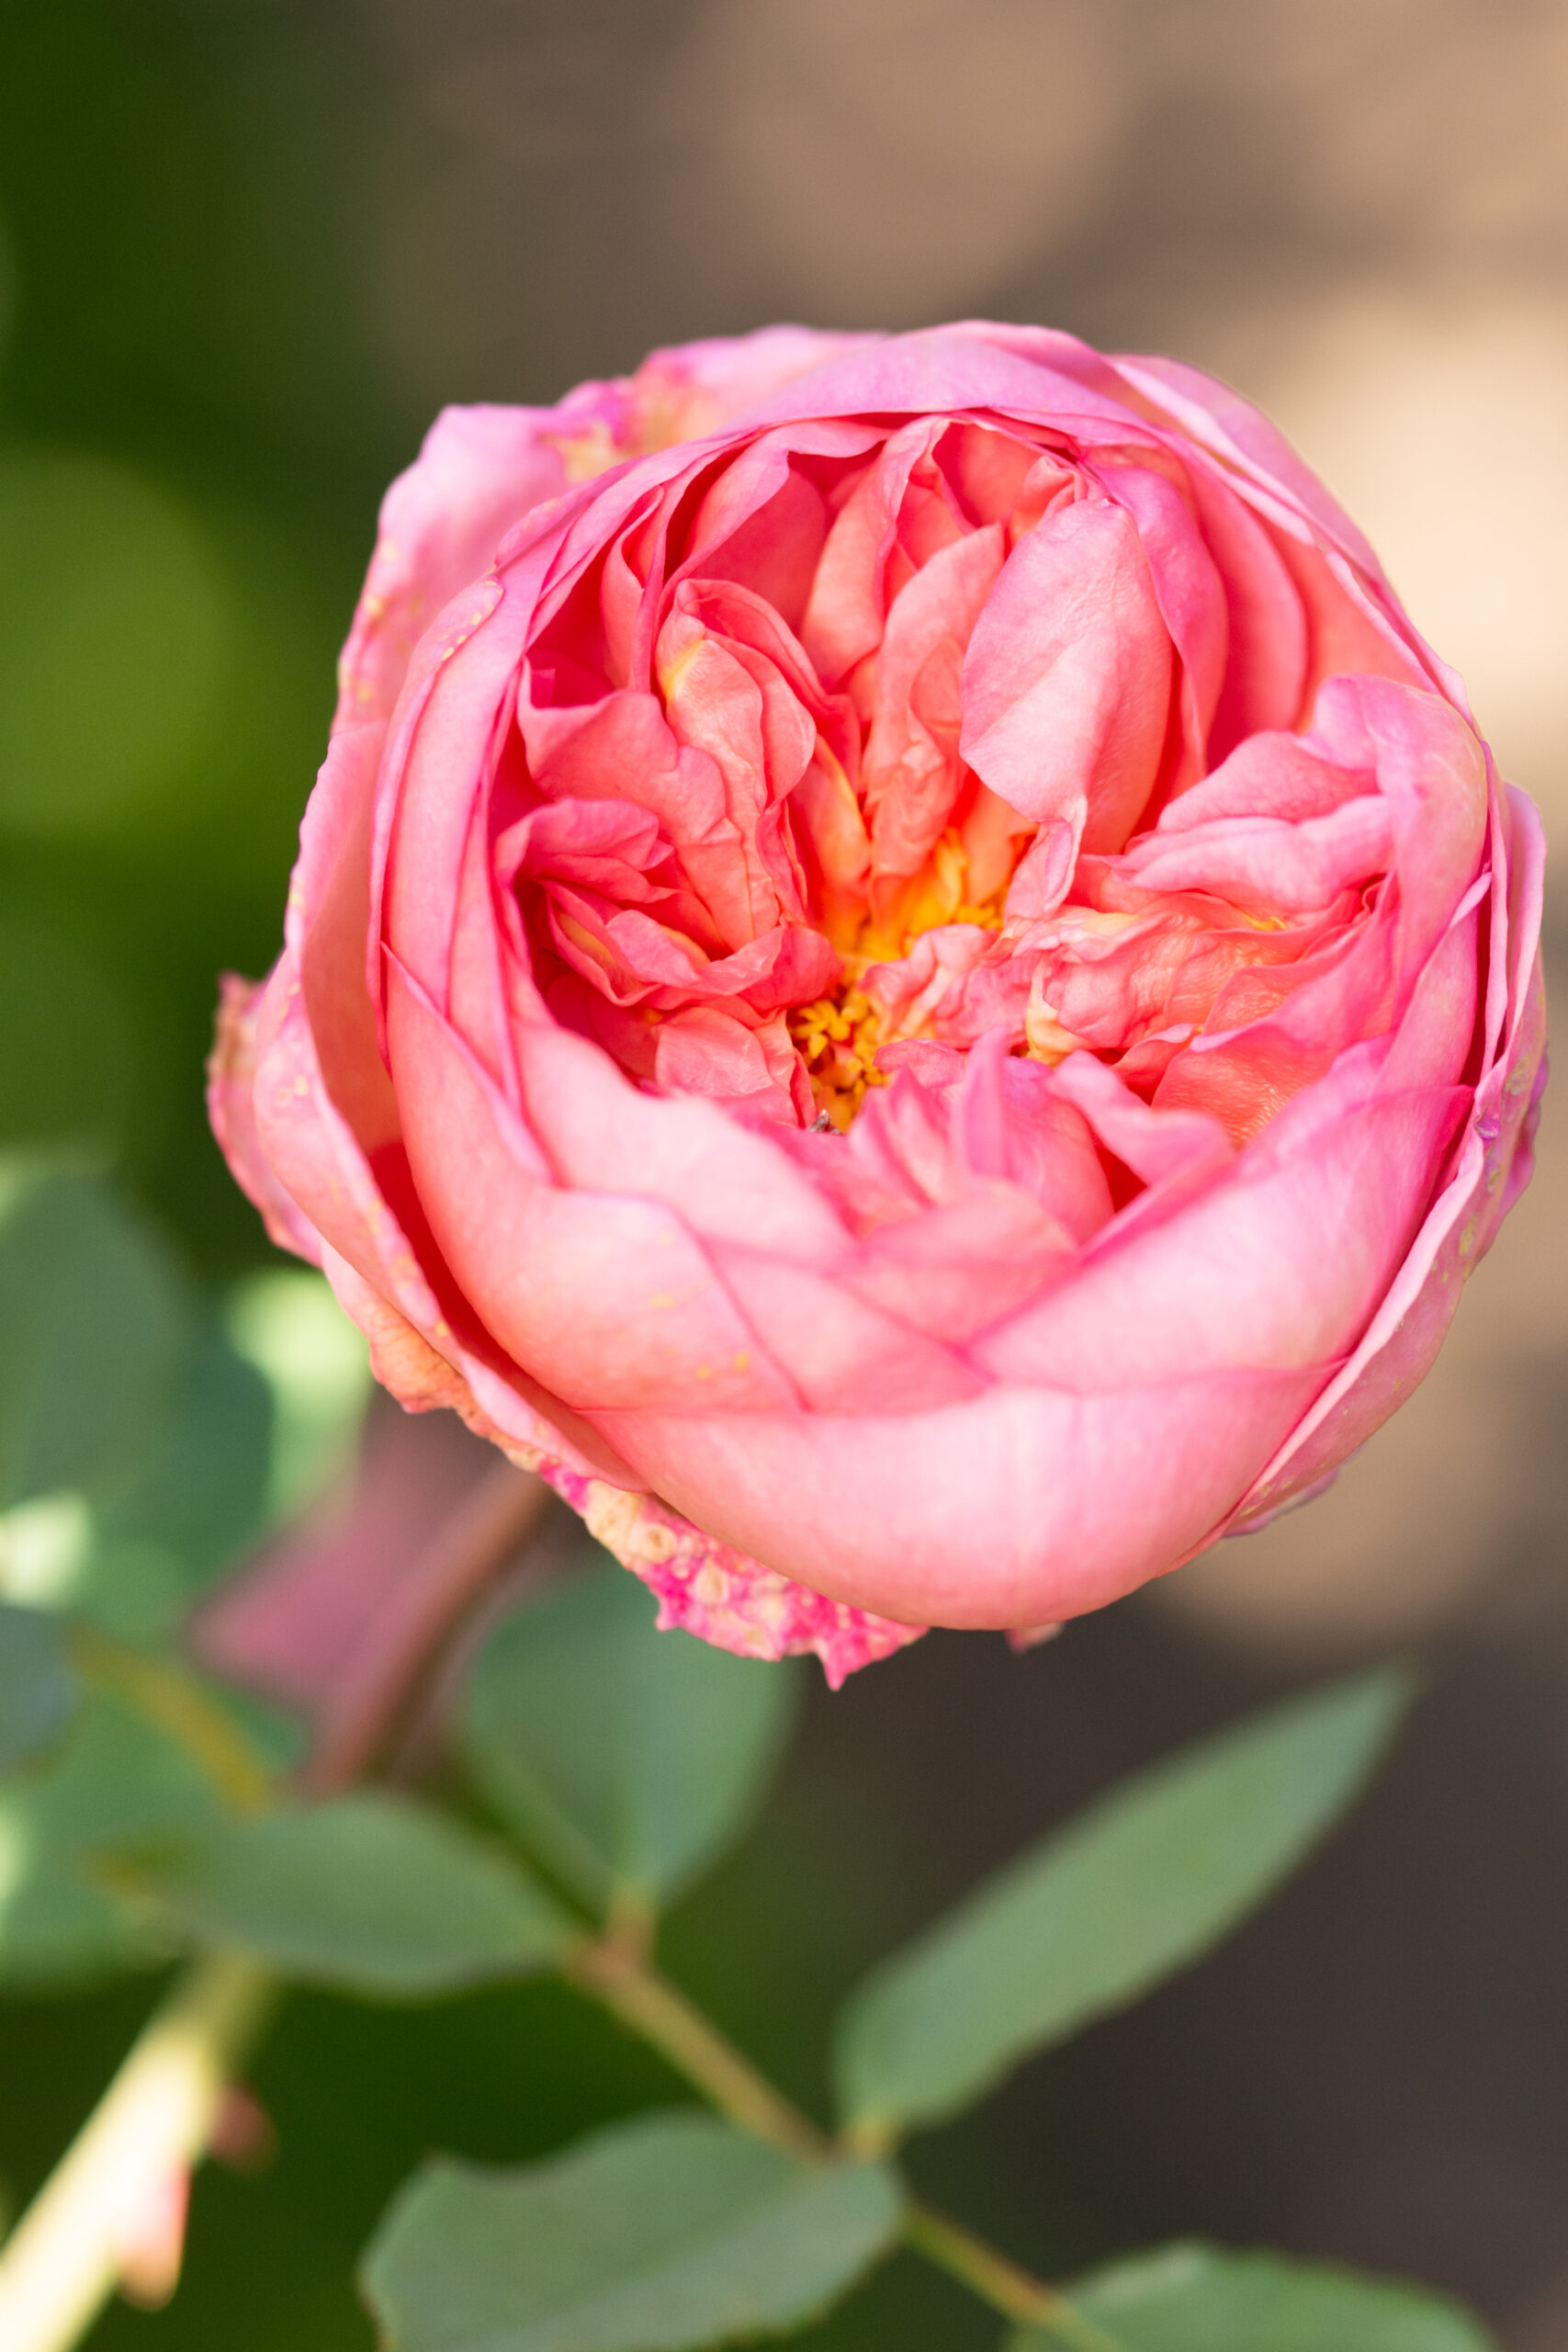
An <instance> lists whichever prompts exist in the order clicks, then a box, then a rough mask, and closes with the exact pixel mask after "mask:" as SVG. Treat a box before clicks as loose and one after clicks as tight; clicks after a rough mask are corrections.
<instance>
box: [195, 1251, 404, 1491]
mask: <svg viewBox="0 0 1568 2352" xmlns="http://www.w3.org/2000/svg"><path fill="white" fill-rule="evenodd" d="M227 1324H228V1332H229V1338H230V1340H231V1343H232V1344H233V1346H234V1347H235V1348H236V1349H237V1350H238V1351H239V1353H240V1354H241V1356H243V1359H244V1360H245V1362H246V1363H249V1364H250V1365H252V1366H253V1367H254V1370H255V1371H256V1372H257V1373H259V1374H260V1375H261V1377H262V1378H263V1379H264V1380H265V1382H266V1385H267V1387H268V1389H269V1390H270V1392H271V1395H272V1401H273V1415H274V1437H273V1457H272V1470H271V1474H270V1476H269V1479H268V1486H267V1512H268V1516H269V1517H270V1518H272V1519H275V1520H285V1519H292V1518H294V1517H295V1516H297V1514H298V1513H299V1512H300V1511H301V1510H305V1509H306V1508H307V1506H308V1505H309V1504H310V1503H312V1502H313V1501H314V1500H315V1499H316V1498H317V1497H318V1496H319V1495H320V1494H321V1493H322V1492H323V1491H324V1489H325V1488H327V1487H330V1486H331V1485H332V1484H333V1481H334V1480H335V1479H337V1478H339V1477H341V1476H344V1474H345V1473H346V1472H347V1470H348V1469H349V1467H350V1465H351V1464H352V1463H353V1461H354V1457H355V1450H356V1448H357V1446H358V1443H359V1431H360V1424H361V1423H362V1421H363V1420H364V1419H365V1408H366V1406H367V1403H368V1402H369V1398H370V1390H371V1379H370V1357H369V1351H368V1349H367V1345H366V1340H365V1335H364V1333H363V1332H362V1331H360V1330H359V1329H357V1327H356V1326H355V1324H353V1323H351V1322H350V1321H349V1318H348V1317H347V1316H346V1315H345V1314H344V1311H343V1309H342V1307H341V1306H339V1305H338V1303H337V1300H336V1299H335V1298H334V1297H333V1293H332V1286H331V1284H330V1283H328V1282H327V1281H326V1280H325V1278H324V1276H322V1275H321V1274H315V1273H311V1272H309V1271H308V1270H307V1269H306V1268H305V1267H303V1266H269V1267H267V1268H266V1269H265V1272H262V1273H259V1274H251V1275H249V1276H247V1278H246V1279H245V1281H243V1282H242V1283H236V1284H235V1286H234V1288H233V1290H232V1291H231V1293H230V1295H229V1304H228V1313H227Z"/></svg>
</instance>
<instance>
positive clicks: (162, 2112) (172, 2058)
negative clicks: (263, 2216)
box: [0, 1951, 277, 2352]
mask: <svg viewBox="0 0 1568 2352" xmlns="http://www.w3.org/2000/svg"><path fill="white" fill-rule="evenodd" d="M276 1993H277V1986H276V1981H275V1979H274V1978H273V1976H272V1974H271V1973H270V1972H269V1971H268V1970H267V1969H265V1968H263V1967H261V1966H260V1965H259V1964H258V1963H257V1962H254V1961H253V1960H248V1959H246V1958H245V1957H244V1956H243V1954H242V1953H239V1952H223V1951H214V1952H209V1953H207V1954H205V1955H204V1956H203V1957H202V1958H201V1959H199V1960H197V1961H196V1962H193V1964H192V1965H191V1966H190V1967H189V1968H188V1969H186V1971H185V1972H184V1973H183V1974H182V1975H181V1977H180V1978H179V1980H178V1982H177V1983H176V1984H175V1986H174V1989H173V1990H172V1992H171V1993H170V1994H169V1996H168V1997H167V1998H166V1999H165V2000H164V2002H163V2004H162V2005H161V2006H160V2007H159V2008H158V2009H157V2010H156V2011H155V2012H154V2013H153V2016H152V2018H151V2020H150V2022H149V2023H148V2024H147V2025H146V2026H145V2027H144V2028H143V2030H142V2031H141V2034H140V2035H139V2036H138V2037H137V2039H136V2041H134V2042H133V2043H132V2045H131V2048H130V2052H128V2054H127V2056H126V2058H125V2061H124V2063H123V2064H122V2065H121V2066H120V2069H119V2072H118V2074H117V2075H116V2076H115V2078H114V2080H113V2081H112V2082H111V2083H110V2085H109V2086H108V2088H107V2091H106V2092H105V2093H104V2096H103V2098H101V2099H100V2100H99V2101H98V2104H97V2106H96V2109H94V2111H93V2113H92V2114H91V2116H89V2118H88V2120H87V2121H86V2122H85V2124H84V2125H83V2127H82V2129H81V2131H79V2132H78V2133H77V2135H76V2138H75V2140H74V2142H73V2144H72V2145H71V2147H70V2148H69V2149H68V2150H67V2151H66V2154H64V2156H63V2157H62V2159H61V2161H60V2163H59V2164H58V2165H56V2167H55V2169H54V2171H53V2173H52V2174H51V2177H50V2178H49V2180H48V2181H47V2182H46V2184H45V2185H44V2187H43V2188H41V2189H40V2190H39V2194H38V2196H37V2197H36V2198H35V2199H33V2202H32V2204H31V2205H30V2206H29V2207H28V2211H27V2212H26V2213H25V2214H24V2215H23V2217H22V2219H21V2220H20V2221H19V2222H17V2226H16V2228H15V2229H14V2230H13V2231H12V2233H11V2234H10V2236H9V2237H8V2238H7V2239H6V2243H5V2245H4V2248H3V2249H0V2344H4V2345H5V2346H6V2352H66V2347H67V2346H71V2345H73V2344H74V2343H75V2342H76V2341H77V2340H78V2338H79V2337H80V2336H81V2335H83V2334H84V2332H85V2330H86V2329H87V2328H88V2327H89V2326H90V2325H91V2324H92V2322H93V2320H94V2319H95V2318H96V2316H97V2313H98V2312H99V2311H100V2310H101V2309H102V2307H103V2305H104V2304H105V2303H106V2302H107V2300H108V2298H109V2296H110V2295H111V2294H112V2292H113V2291H114V2288H115V2284H116V2281H117V2279H118V2276H119V2273H120V2270H121V2268H122V2267H123V2266H124V2263H125V2261H126V2258H127V2256H129V2255H130V2253H131V2252H132V2251H133V2247H134V2241H135V2233H136V2228H137V2223H138V2221H139V2219H140V2218H141V2216H142V2215H144V2214H145V2213H146V2211H147V2210H148V2208H149V2207H150V2206H152V2204H153V2202H154V2200H155V2199H156V2197H157V2193H158V2190H159V2188H161V2186H162V2185H163V2184H164V2181H166V2180H167V2179H168V2178H169V2177H170V2176H171V2175H175V2174H178V2173H181V2172H183V2171H184V2170H185V2169H186V2167H187V2166H188V2165H194V2164H196V2163H197V2161H198V2160H199V2159H200V2157H201V2156H202V2155H203V2154H205V2152H206V2148H207V2143H208V2141H209V2138H210V2136H211V2132H212V2127H213V2125H214V2123H215V2122H216V2120H217V2117H218V2110H219V2107H220V2102H221V2100H222V2098H223V2093H224V2090H225V2088H226V2087H227V2086H228V2084H229V2082H230V2080H231V2077H232V2075H234V2074H235V2073H236V2072H237V2070H238V2069H239V2068H240V2067H241V2066H242V2065H243V2064H244V2062H245V2059H246V2057H247V2056H248V2054H249V2052H250V2051H251V2050H252V2048H253V2047H254V2043H255V2041H257V2039H258V2038H259V2036H260V2033H261V2030H262V2028H263V2026H264V2025H265V2021H266V2016H267V2012H268V2010H269V2009H270V2008H271V2007H272V2005H273V2002H274V2000H275V1998H276Z"/></svg>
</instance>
